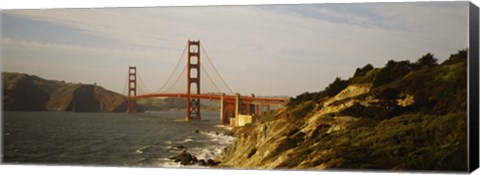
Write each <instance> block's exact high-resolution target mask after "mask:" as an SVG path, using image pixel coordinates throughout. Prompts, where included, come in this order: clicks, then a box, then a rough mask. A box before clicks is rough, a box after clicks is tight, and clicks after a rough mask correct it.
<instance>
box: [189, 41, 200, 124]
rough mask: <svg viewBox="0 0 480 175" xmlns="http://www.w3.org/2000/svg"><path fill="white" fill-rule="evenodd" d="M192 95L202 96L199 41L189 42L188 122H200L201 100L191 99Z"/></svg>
mask: <svg viewBox="0 0 480 175" xmlns="http://www.w3.org/2000/svg"><path fill="white" fill-rule="evenodd" d="M192 85H193V86H192ZM192 87H193V88H192ZM190 94H200V41H199V40H197V41H194V40H192V41H191V40H188V62H187V116H186V120H192V119H196V120H200V119H201V117H200V99H198V98H191V97H190Z"/></svg>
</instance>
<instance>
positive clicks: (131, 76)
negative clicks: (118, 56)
mask: <svg viewBox="0 0 480 175" xmlns="http://www.w3.org/2000/svg"><path fill="white" fill-rule="evenodd" d="M132 95H133V96H132ZM135 96H137V67H136V66H128V98H127V102H128V109H127V112H135V109H134V107H133V102H134V100H133V99H131V97H135Z"/></svg>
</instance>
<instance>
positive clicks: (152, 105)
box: [137, 98, 220, 111]
mask: <svg viewBox="0 0 480 175" xmlns="http://www.w3.org/2000/svg"><path fill="white" fill-rule="evenodd" d="M137 105H138V107H139V108H140V109H141V111H168V110H184V109H186V99H184V98H151V99H138V100H137ZM200 108H201V110H202V111H219V110H220V105H219V103H218V102H217V101H208V100H202V101H201V102H200Z"/></svg>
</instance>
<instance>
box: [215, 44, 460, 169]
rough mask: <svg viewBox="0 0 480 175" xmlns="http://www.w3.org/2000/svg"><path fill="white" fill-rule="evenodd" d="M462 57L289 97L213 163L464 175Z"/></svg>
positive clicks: (369, 69) (376, 71)
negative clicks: (446, 172)
mask: <svg viewBox="0 0 480 175" xmlns="http://www.w3.org/2000/svg"><path fill="white" fill-rule="evenodd" d="M466 57H467V54H466V51H465V50H462V51H460V52H459V53H457V54H454V55H452V56H451V57H450V58H449V59H448V60H446V61H445V62H443V63H442V64H437V63H436V59H435V58H434V57H433V55H431V54H427V55H425V56H423V57H421V58H420V59H419V60H418V61H417V62H415V63H410V62H409V61H400V62H395V61H389V62H388V63H387V64H386V65H385V67H383V68H373V66H371V65H367V66H365V67H363V68H358V69H357V70H356V72H355V74H354V76H353V77H352V78H350V79H348V80H341V79H339V78H337V79H336V80H335V81H334V82H333V83H332V84H330V85H329V86H328V87H327V88H326V89H325V90H323V91H319V92H314V93H304V94H301V95H299V96H297V97H296V98H292V99H291V101H290V103H289V104H288V106H287V107H284V108H282V109H278V110H275V111H270V112H269V113H267V114H265V115H263V116H260V118H259V119H258V120H257V121H256V122H255V123H252V124H249V125H246V126H244V127H238V128H234V130H233V132H234V134H235V135H236V136H237V140H236V141H235V142H234V143H233V144H232V145H230V146H229V147H227V148H225V150H224V152H223V153H222V154H220V155H219V156H218V157H217V160H219V161H221V162H222V163H221V164H220V166H221V167H230V168H248V169H252V168H253V169H317V170H320V169H343V170H345V169H382V170H443V171H466V170H467V167H466V166H467V147H466V145H467V142H466V120H467V119H466V118H467V114H466V101H467V98H466V95H467V94H466V89H467V88H466V85H467V83H466V82H467V80H466V78H467V69H466V67H467V66H466Z"/></svg>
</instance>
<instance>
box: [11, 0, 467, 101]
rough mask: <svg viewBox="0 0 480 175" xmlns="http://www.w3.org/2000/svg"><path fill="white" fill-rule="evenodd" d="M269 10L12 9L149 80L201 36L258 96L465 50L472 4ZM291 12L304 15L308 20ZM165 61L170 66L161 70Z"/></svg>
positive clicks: (227, 74) (230, 78)
mask: <svg viewBox="0 0 480 175" xmlns="http://www.w3.org/2000/svg"><path fill="white" fill-rule="evenodd" d="M265 7H267V6H221V7H168V8H167V7H161V8H112V9H58V10H15V11H8V12H7V13H9V14H12V15H18V16H23V17H27V18H32V19H35V20H41V21H46V22H51V23H57V24H61V25H65V26H68V27H72V28H75V29H78V30H81V31H83V32H88V33H90V34H92V35H96V36H98V37H106V38H109V39H110V40H112V41H116V42H118V43H121V44H122V45H123V46H124V48H132V49H130V50H129V49H126V50H127V51H121V50H112V51H110V52H109V51H108V49H107V50H104V49H101V51H98V52H105V54H107V53H108V55H110V56H109V58H112V59H113V58H114V57H115V55H128V54H129V53H133V55H131V57H135V58H136V59H138V61H137V62H134V64H137V66H139V67H142V68H141V70H145V71H144V72H145V73H146V77H145V78H143V79H144V81H146V82H152V81H158V80H157V79H158V78H157V79H155V77H158V76H155V75H158V74H159V68H158V67H161V66H164V67H167V66H170V67H173V66H174V65H175V62H176V61H175V60H176V59H178V57H179V56H180V54H181V51H182V50H183V48H184V46H185V44H186V40H188V39H201V41H202V45H203V46H204V47H205V49H206V50H207V52H208V55H209V56H210V57H211V58H212V59H213V60H212V61H214V63H215V64H216V66H217V68H218V70H219V71H220V73H221V74H222V75H223V77H224V78H225V79H226V81H227V83H229V85H230V86H231V87H232V88H233V89H234V90H235V91H239V92H241V93H252V92H255V93H258V94H260V95H275V94H287V95H295V94H299V93H302V92H304V91H307V90H308V91H318V90H321V89H323V87H325V86H326V85H327V84H328V83H330V82H331V81H332V80H333V79H334V77H337V76H339V77H343V78H347V77H349V76H351V74H353V71H354V70H355V68H356V67H361V66H364V65H365V64H367V63H372V64H373V65H375V66H383V65H384V64H385V63H386V61H387V60H388V59H396V60H403V59H411V60H415V59H417V58H419V57H420V56H421V55H424V54H425V53H427V52H432V53H434V54H435V56H437V57H438V58H440V59H441V60H443V59H446V58H447V57H448V56H449V55H450V54H451V53H454V52H456V51H457V50H459V49H463V48H465V47H467V36H466V30H467V29H468V28H467V27H468V26H467V18H466V17H467V16H466V12H465V11H466V10H467V6H466V5H465V8H447V7H438V6H425V5H418V4H416V3H393V4H391V3H378V4H357V5H356V4H353V5H352V4H350V5H348V8H346V9H347V10H341V9H340V8H337V7H335V6H332V5H325V6H323V5H315V6H313V5H312V6H308V5H305V6H270V7H272V8H265ZM285 7H286V8H285ZM290 7H292V8H297V9H300V11H303V10H305V11H307V10H308V13H309V15H305V14H301V13H298V10H297V11H295V10H292V8H290ZM303 7H305V9H302V8H303ZM338 7H342V4H338ZM348 9H351V10H352V12H349V11H348ZM305 11H303V12H305ZM364 11H370V12H369V13H368V14H367V13H364ZM361 14H364V15H361ZM326 17H328V18H329V19H328V20H327V19H326ZM55 47H59V46H55ZM65 47H66V48H70V47H73V48H70V49H79V48H75V47H74V46H65ZM52 49H53V48H52ZM81 49H86V48H81ZM136 49H139V50H140V51H138V52H136ZM94 51H95V50H94ZM144 51H145V53H143V52H144ZM123 52H128V53H125V54H124V53H123ZM97 56H99V55H97ZM137 56H138V57H137ZM144 58H145V59H147V58H149V59H151V60H150V62H148V63H149V64H148V65H147V64H146V63H144V62H142V61H141V60H143V59H144ZM152 60H158V63H154V61H153V62H152ZM164 60H168V61H165V62H164V64H161V63H160V62H162V61H164ZM167 64H169V65H167ZM155 66H157V68H156V67H155ZM144 67H145V68H144ZM165 69H168V68H165ZM168 70H169V71H171V70H172V69H168ZM167 72H168V71H167ZM166 74H169V73H166ZM274 87H280V88H274ZM151 89H155V88H151Z"/></svg>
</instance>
